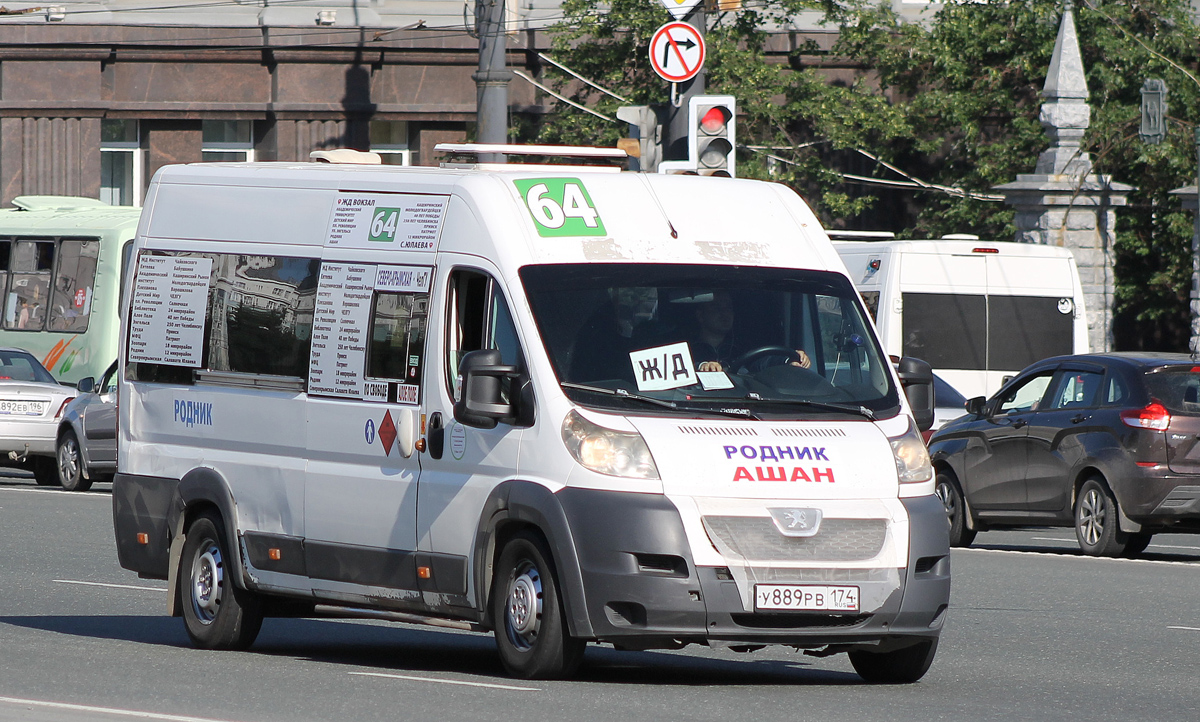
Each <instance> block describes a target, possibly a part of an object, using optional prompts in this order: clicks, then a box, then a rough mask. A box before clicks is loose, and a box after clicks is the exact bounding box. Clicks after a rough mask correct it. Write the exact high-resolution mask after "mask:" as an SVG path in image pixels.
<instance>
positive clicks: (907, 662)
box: [850, 639, 938, 684]
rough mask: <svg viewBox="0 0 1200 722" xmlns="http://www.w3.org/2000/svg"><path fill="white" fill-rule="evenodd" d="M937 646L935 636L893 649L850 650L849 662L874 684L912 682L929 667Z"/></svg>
mask: <svg viewBox="0 0 1200 722" xmlns="http://www.w3.org/2000/svg"><path fill="white" fill-rule="evenodd" d="M937 647H938V641H937V640H936V639H926V640H924V641H922V642H917V643H916V644H914V645H912V646H911V647H905V648H903V649H897V650H894V651H891V652H851V653H850V664H852V665H854V671H855V672H858V676H859V677H862V678H863V680H865V681H866V682H869V683H871V684H912V683H913V682H916V681H917V680H918V679H920V678H922V677H924V676H925V673H926V672H928V671H929V666H930V665H931V664H933V657H934V655H935V654H937Z"/></svg>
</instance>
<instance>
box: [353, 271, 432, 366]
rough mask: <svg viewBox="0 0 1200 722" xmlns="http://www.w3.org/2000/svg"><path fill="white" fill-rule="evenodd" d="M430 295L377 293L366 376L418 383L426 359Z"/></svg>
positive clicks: (373, 309) (372, 312)
mask: <svg viewBox="0 0 1200 722" xmlns="http://www.w3.org/2000/svg"><path fill="white" fill-rule="evenodd" d="M428 316H429V294H428V293H377V294H375V303H374V304H373V308H372V311H371V317H372V318H371V347H370V351H369V353H368V354H367V377H368V378H374V379H388V380H390V381H398V382H400V383H407V384H416V383H419V381H420V378H421V366H422V364H423V360H424V358H425V326H426V319H427V318H428Z"/></svg>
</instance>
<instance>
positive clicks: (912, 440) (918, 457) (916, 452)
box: [888, 422, 933, 484]
mask: <svg viewBox="0 0 1200 722" xmlns="http://www.w3.org/2000/svg"><path fill="white" fill-rule="evenodd" d="M888 440H889V441H891V442H892V454H893V455H894V456H895V457H896V475H897V476H898V477H900V483H901V484H919V483H920V482H922V481H929V480H930V479H932V478H933V464H931V463H929V449H927V448H925V442H924V441H922V440H921V435H920V434H919V433H917V430H916V428H914V427H913V425H912V422H909V424H908V430H907V431H905V432H904V433H903V434H901V435H900V436H894V437H892V438H890V439H888Z"/></svg>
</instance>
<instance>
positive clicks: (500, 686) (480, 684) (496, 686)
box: [349, 672, 542, 692]
mask: <svg viewBox="0 0 1200 722" xmlns="http://www.w3.org/2000/svg"><path fill="white" fill-rule="evenodd" d="M349 674H353V675H357V676H359V677H386V678H388V679H407V680H412V681H414V682H437V683H438V684H461V685H463V686H466V687H487V688H488V689H514V690H517V691H519V692H541V691H542V690H541V689H540V688H538V687H517V686H515V685H511V684H491V683H488V682H464V681H462V680H458V679H436V678H434V677H416V676H413V675H408V674H383V673H382V672H350V673H349Z"/></svg>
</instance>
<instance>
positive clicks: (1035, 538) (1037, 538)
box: [1029, 536, 1079, 544]
mask: <svg viewBox="0 0 1200 722" xmlns="http://www.w3.org/2000/svg"><path fill="white" fill-rule="evenodd" d="M1029 538H1030V539H1031V540H1033V541H1056V542H1063V543H1064V544H1066V543H1070V544H1078V543H1079V542H1078V540H1076V539H1060V538H1058V537H1053V536H1031V537H1029Z"/></svg>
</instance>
